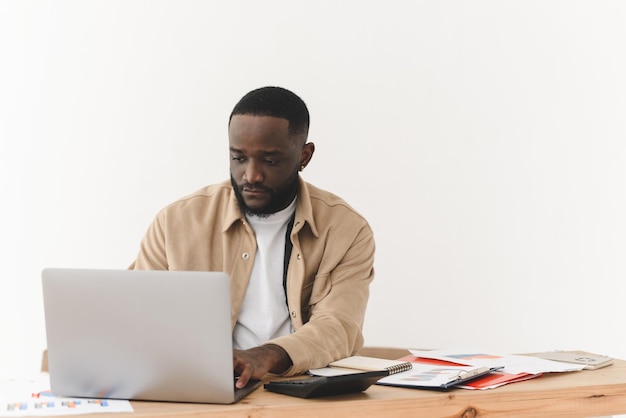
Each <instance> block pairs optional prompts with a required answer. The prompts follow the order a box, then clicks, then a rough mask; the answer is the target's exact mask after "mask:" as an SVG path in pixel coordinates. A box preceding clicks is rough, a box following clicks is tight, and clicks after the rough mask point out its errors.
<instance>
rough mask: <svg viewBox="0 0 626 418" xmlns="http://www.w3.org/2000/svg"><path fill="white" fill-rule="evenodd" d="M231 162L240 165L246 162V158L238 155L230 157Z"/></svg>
mask: <svg viewBox="0 0 626 418" xmlns="http://www.w3.org/2000/svg"><path fill="white" fill-rule="evenodd" d="M230 159H231V160H233V161H236V162H238V163H241V162H244V161H245V158H244V157H238V156H236V155H233V156H232V157H230Z"/></svg>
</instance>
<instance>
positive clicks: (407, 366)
mask: <svg viewBox="0 0 626 418" xmlns="http://www.w3.org/2000/svg"><path fill="white" fill-rule="evenodd" d="M412 368H413V365H412V364H411V363H410V362H406V363H402V364H395V365H393V366H389V367H387V370H388V371H389V374H395V373H400V372H406V371H407V370H411V369H412Z"/></svg>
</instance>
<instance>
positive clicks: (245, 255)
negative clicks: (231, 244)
mask: <svg viewBox="0 0 626 418" xmlns="http://www.w3.org/2000/svg"><path fill="white" fill-rule="evenodd" d="M241 258H243V259H244V260H247V259H249V258H250V254H248V253H243V254H241Z"/></svg>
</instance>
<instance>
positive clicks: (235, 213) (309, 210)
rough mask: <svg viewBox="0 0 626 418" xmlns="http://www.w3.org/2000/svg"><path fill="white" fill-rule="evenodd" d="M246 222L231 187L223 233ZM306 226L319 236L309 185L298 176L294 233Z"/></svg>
mask: <svg viewBox="0 0 626 418" xmlns="http://www.w3.org/2000/svg"><path fill="white" fill-rule="evenodd" d="M229 183H230V182H229ZM245 222H246V218H245V216H244V215H243V213H241V210H240V209H239V204H238V203H237V198H236V197H235V192H234V191H233V189H232V186H231V189H230V195H229V200H228V207H227V209H226V216H225V217H224V227H223V228H222V232H226V231H228V230H229V229H230V228H231V227H232V226H233V225H234V224H235V223H245ZM305 224H308V225H309V228H310V229H311V232H312V233H313V235H314V236H315V237H318V236H319V234H318V232H317V227H316V226H315V219H314V218H313V206H312V205H311V195H310V194H309V187H308V184H307V183H306V182H305V181H304V180H302V177H300V176H298V199H297V201H296V217H295V220H294V224H293V231H292V232H295V233H298V232H300V230H301V229H302V228H304V225H305Z"/></svg>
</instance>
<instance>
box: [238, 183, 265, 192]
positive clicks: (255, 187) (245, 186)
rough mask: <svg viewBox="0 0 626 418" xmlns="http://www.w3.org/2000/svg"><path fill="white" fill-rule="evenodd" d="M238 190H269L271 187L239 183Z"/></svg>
mask: <svg viewBox="0 0 626 418" xmlns="http://www.w3.org/2000/svg"><path fill="white" fill-rule="evenodd" d="M239 190H241V191H243V190H249V191H252V192H270V191H271V189H269V188H268V187H264V186H261V185H258V184H256V185H255V184H250V183H247V182H246V183H242V184H240V185H239Z"/></svg>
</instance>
